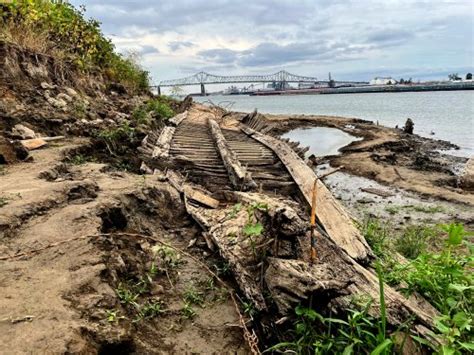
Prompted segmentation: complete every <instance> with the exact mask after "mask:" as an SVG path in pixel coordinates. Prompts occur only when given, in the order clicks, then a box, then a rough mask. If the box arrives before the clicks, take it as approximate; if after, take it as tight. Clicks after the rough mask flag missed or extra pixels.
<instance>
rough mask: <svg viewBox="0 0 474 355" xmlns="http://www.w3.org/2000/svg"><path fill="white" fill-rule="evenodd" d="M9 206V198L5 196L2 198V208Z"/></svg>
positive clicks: (0, 202)
mask: <svg viewBox="0 0 474 355" xmlns="http://www.w3.org/2000/svg"><path fill="white" fill-rule="evenodd" d="M6 205H8V198H7V197H4V196H0V207H3V206H6Z"/></svg>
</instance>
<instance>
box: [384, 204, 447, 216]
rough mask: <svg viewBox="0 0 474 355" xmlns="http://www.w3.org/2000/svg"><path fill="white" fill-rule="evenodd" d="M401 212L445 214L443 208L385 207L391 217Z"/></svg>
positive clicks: (416, 206)
mask: <svg viewBox="0 0 474 355" xmlns="http://www.w3.org/2000/svg"><path fill="white" fill-rule="evenodd" d="M403 210H406V211H410V210H411V211H415V212H421V213H427V214H433V213H440V212H446V208H444V207H443V206H425V205H404V206H402V205H396V206H388V207H385V211H387V212H388V213H389V214H391V215H395V214H398V213H400V212H401V211H403Z"/></svg>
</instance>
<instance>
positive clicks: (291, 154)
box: [242, 126, 373, 263]
mask: <svg viewBox="0 0 474 355" xmlns="http://www.w3.org/2000/svg"><path fill="white" fill-rule="evenodd" d="M242 131H243V132H245V133H246V134H247V135H249V136H251V137H252V138H254V139H255V140H257V141H259V142H260V143H262V144H264V145H265V146H267V147H268V148H270V149H271V150H273V152H274V153H275V154H276V155H277V156H278V157H279V158H280V160H281V161H282V162H283V163H284V164H285V166H286V168H287V170H288V172H289V173H290V175H291V176H292V177H293V179H294V180H295V182H296V184H297V185H298V187H299V189H300V191H301V193H302V194H303V196H304V198H305V200H306V202H307V203H308V205H309V206H311V195H312V194H311V192H312V187H313V184H314V180H315V179H317V176H316V174H315V172H314V171H313V170H312V169H311V168H310V167H309V166H308V165H306V163H305V162H304V161H303V160H302V159H301V158H300V157H299V156H298V154H297V153H296V152H295V151H293V149H291V148H290V147H289V146H288V144H286V143H285V142H282V141H281V140H279V139H277V138H273V137H271V136H268V135H264V134H261V133H259V132H257V131H255V130H253V129H251V128H249V127H246V126H243V127H242ZM317 187H318V194H317V201H316V206H317V207H316V216H317V218H318V220H319V222H320V223H321V224H322V225H323V227H324V229H325V230H326V232H327V233H328V235H329V237H330V238H331V239H332V240H333V241H334V242H335V243H336V245H338V246H339V247H340V248H341V249H342V250H344V251H345V252H346V253H347V254H348V255H349V256H350V257H352V258H354V259H355V260H357V261H359V262H362V263H367V262H368V261H369V260H370V259H371V258H372V257H373V254H372V251H371V249H370V247H369V245H368V244H367V242H366V241H365V239H364V237H363V236H362V235H361V234H360V232H359V230H358V229H357V228H356V226H355V225H354V223H353V221H352V219H351V217H350V216H349V215H348V214H347V212H346V211H345V210H344V209H343V207H342V206H341V205H340V204H339V202H338V201H337V200H336V199H335V198H334V197H333V196H332V194H331V193H330V192H329V190H328V189H327V188H326V186H325V185H324V184H323V183H322V182H321V181H319V180H318V183H317Z"/></svg>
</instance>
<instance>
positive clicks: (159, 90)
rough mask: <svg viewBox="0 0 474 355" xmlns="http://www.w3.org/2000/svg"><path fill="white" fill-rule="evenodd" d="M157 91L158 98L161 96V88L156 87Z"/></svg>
mask: <svg viewBox="0 0 474 355" xmlns="http://www.w3.org/2000/svg"><path fill="white" fill-rule="evenodd" d="M157 91H158V96H161V86H158V87H157Z"/></svg>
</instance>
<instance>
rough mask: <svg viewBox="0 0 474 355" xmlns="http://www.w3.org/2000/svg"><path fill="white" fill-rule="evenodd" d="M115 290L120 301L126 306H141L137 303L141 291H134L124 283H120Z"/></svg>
mask: <svg viewBox="0 0 474 355" xmlns="http://www.w3.org/2000/svg"><path fill="white" fill-rule="evenodd" d="M115 291H116V293H117V296H118V298H119V300H120V303H122V304H123V305H125V306H133V307H135V308H137V309H138V308H139V305H138V303H137V299H138V297H139V296H140V293H139V292H136V291H132V290H131V289H130V288H128V287H126V286H125V285H124V284H123V283H119V285H118V287H117V289H116V290H115Z"/></svg>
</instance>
